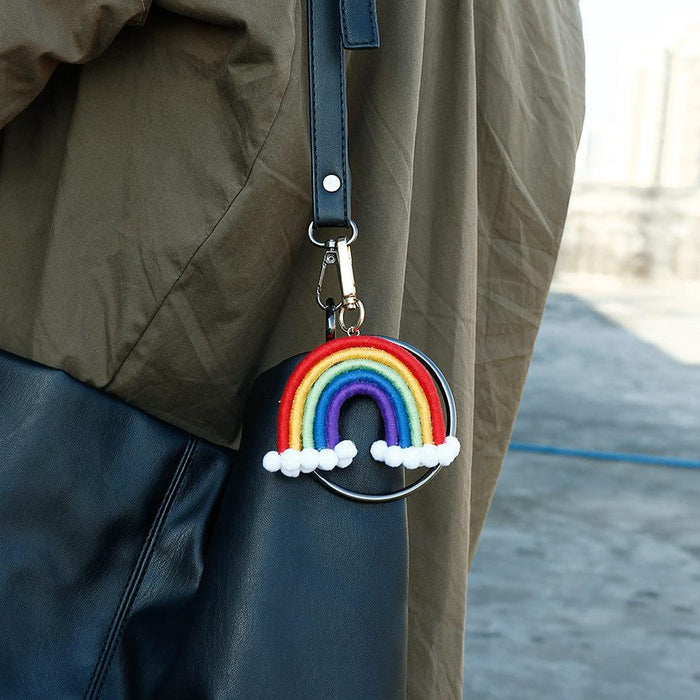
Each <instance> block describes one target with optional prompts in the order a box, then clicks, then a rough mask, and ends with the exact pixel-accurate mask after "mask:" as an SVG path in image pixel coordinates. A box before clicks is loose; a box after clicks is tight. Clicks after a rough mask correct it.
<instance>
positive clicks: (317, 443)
mask: <svg viewBox="0 0 700 700" xmlns="http://www.w3.org/2000/svg"><path fill="white" fill-rule="evenodd" d="M355 396H368V397H370V398H371V399H373V400H374V401H375V402H376V404H377V406H378V407H379V412H380V414H381V417H382V422H383V424H384V439H383V440H377V441H376V442H375V443H373V445H372V447H371V450H370V452H371V454H372V457H374V459H375V460H377V461H378V462H384V463H385V464H387V465H388V466H390V467H400V466H404V467H406V468H407V469H417V468H418V467H437V466H438V465H442V466H446V465H448V464H450V463H451V462H452V461H454V459H455V457H456V456H457V454H458V453H459V441H458V440H457V438H456V437H454V436H452V435H446V434H445V417H444V415H443V410H442V405H441V403H440V397H439V394H438V391H437V388H436V386H435V383H434V382H433V379H432V377H431V376H430V373H429V372H428V370H427V369H426V368H425V366H424V365H423V363H422V362H420V360H418V359H417V358H416V357H414V355H412V354H411V353H410V352H409V351H408V350H406V349H405V348H403V347H401V346H400V345H398V344H397V343H393V342H392V341H390V340H387V339H385V338H378V337H376V336H351V337H348V338H338V339H336V340H331V341H328V342H327V343H324V344H323V345H321V346H319V347H318V348H316V349H315V350H313V351H311V352H310V353H309V354H308V355H307V356H306V357H305V358H304V359H303V360H302V361H301V362H300V363H299V365H297V367H296V369H295V370H294V372H293V373H292V375H291V376H290V377H289V380H288V381H287V384H286V386H285V389H284V392H283V394H282V399H281V401H280V407H279V413H278V418H277V450H276V451H272V452H268V453H267V454H266V455H265V457H264V458H263V467H265V469H267V470H268V471H271V472H275V471H281V472H282V474H284V475H286V476H298V475H299V474H300V473H309V472H312V471H314V470H315V469H322V470H330V469H333V468H334V467H341V468H344V467H347V466H348V465H349V464H351V462H352V460H353V459H354V457H355V456H356V455H357V448H356V447H355V445H354V444H353V442H352V441H350V440H341V438H340V434H339V423H340V412H341V409H342V408H343V405H344V404H345V402H346V401H348V400H349V399H351V398H353V397H355Z"/></svg>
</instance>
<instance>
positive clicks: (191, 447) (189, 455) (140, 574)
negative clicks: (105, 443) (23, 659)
mask: <svg viewBox="0 0 700 700" xmlns="http://www.w3.org/2000/svg"><path fill="white" fill-rule="evenodd" d="M196 451H197V439H196V438H194V437H191V438H189V440H188V442H187V444H186V446H185V449H184V451H183V454H182V457H181V458H180V462H179V464H178V466H177V468H176V469H175V473H174V474H173V476H172V478H171V479H170V482H169V483H168V487H167V489H166V491H165V494H164V495H163V498H162V499H161V501H160V504H159V506H158V510H157V511H156V515H155V517H154V518H153V521H152V523H151V526H150V528H149V531H148V534H147V535H146V539H145V540H144V543H143V545H142V546H141V550H140V552H139V556H138V558H137V560H136V563H135V564H134V567H133V568H132V571H131V575H130V576H129V579H128V580H127V583H126V586H125V588H124V590H123V592H122V595H121V597H120V599H119V603H118V604H117V606H116V608H115V611H114V614H113V615H112V619H111V621H110V624H109V627H108V630H107V635H106V638H105V642H104V644H103V646H102V650H101V651H100V655H99V657H98V659H97V661H96V663H95V666H94V668H93V671H92V674H91V675H90V680H89V681H88V686H87V689H86V691H85V695H84V698H85V700H89V699H93V698H95V699H96V698H99V696H100V695H101V693H102V690H103V688H104V684H105V682H106V680H107V676H108V675H109V671H110V668H111V666H112V662H113V661H114V652H115V650H116V648H117V646H118V644H119V642H120V640H121V636H122V633H123V631H124V626H125V624H126V621H127V620H128V618H129V614H130V612H131V607H132V606H133V603H134V600H135V599H136V595H137V594H138V591H139V589H140V587H141V584H142V583H143V579H144V577H145V575H146V572H147V571H148V567H149V565H150V562H151V558H152V556H153V552H154V550H155V545H156V542H157V540H158V538H159V537H160V534H161V532H162V531H163V526H164V525H165V521H166V519H167V516H168V514H169V513H170V510H171V508H172V506H173V504H174V502H175V500H176V498H177V494H178V491H179V489H180V486H181V484H182V481H183V476H184V474H185V472H186V471H187V467H188V466H189V465H190V464H191V462H192V460H193V457H194V455H195V453H196ZM135 575H136V578H134V576H135ZM98 679H99V685H98V686H97V687H95V684H96V683H97V682H98Z"/></svg>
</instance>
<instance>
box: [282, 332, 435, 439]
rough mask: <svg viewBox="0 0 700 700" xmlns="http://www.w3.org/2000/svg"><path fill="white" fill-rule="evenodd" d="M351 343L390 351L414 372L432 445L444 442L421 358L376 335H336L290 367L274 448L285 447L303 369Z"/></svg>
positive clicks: (431, 390) (356, 345)
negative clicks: (425, 407)
mask: <svg viewBox="0 0 700 700" xmlns="http://www.w3.org/2000/svg"><path fill="white" fill-rule="evenodd" d="M352 347H370V348H376V349H378V350H384V351H386V352H388V353H391V354H392V355H394V356H395V357H396V358H397V359H399V360H401V361H402V362H403V363H404V364H405V365H406V366H407V367H408V369H409V370H410V372H411V373H412V374H413V375H415V377H416V379H417V380H418V382H419V384H420V385H421V387H423V391H424V392H425V396H426V398H427V399H428V405H429V406H430V420H431V423H432V426H433V441H434V442H435V444H436V445H440V444H442V443H443V442H445V418H444V416H443V413H442V405H441V404H440V396H439V394H438V391H437V389H436V388H435V384H434V382H433V379H432V377H431V376H430V373H429V372H428V370H427V369H426V368H425V366H424V365H423V363H422V362H420V361H419V360H418V359H417V358H416V357H414V356H413V355H412V354H411V353H410V352H408V350H405V349H404V348H402V347H401V346H400V345H397V344H396V343H392V342H391V341H390V340H385V339H384V338H378V337H377V336H373V335H359V336H348V337H346V338H336V339H335V340H329V341H328V342H326V343H324V344H323V345H319V346H318V347H317V348H314V349H313V350H312V351H311V352H310V353H309V354H308V355H307V356H306V357H305V358H304V359H303V360H302V361H301V362H300V363H299V364H298V365H297V366H296V368H295V369H294V371H293V372H292V374H291V375H290V377H289V379H288V380H287V384H286V386H285V387H284V392H283V393H282V399H281V400H280V407H279V412H278V414H277V450H278V451H279V452H284V450H286V449H287V448H288V447H289V421H290V418H291V413H292V403H293V401H294V395H295V394H296V392H297V389H298V388H299V384H301V382H302V381H303V379H304V377H305V376H306V374H307V372H309V370H311V368H312V367H313V366H314V365H315V364H316V363H317V362H320V361H321V360H322V359H323V358H324V357H327V356H328V355H331V354H332V353H334V352H338V351H339V350H344V349H346V348H352Z"/></svg>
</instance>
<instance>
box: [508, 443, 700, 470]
mask: <svg viewBox="0 0 700 700" xmlns="http://www.w3.org/2000/svg"><path fill="white" fill-rule="evenodd" d="M510 449H511V450H513V451H514V452H536V453H538V454H543V455H561V456H563V457H582V458H584V459H601V460H604V461H606V462H632V463H634V464H651V465H654V466H657V467H680V468H682V469H700V460H693V459H679V458H676V457H657V456H655V455H641V454H634V453H630V452H599V451H596V450H577V449H574V448H571V447H555V446H553V445H533V444H530V443H527V442H516V441H513V442H511V443H510Z"/></svg>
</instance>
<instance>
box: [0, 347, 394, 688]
mask: <svg viewBox="0 0 700 700" xmlns="http://www.w3.org/2000/svg"><path fill="white" fill-rule="evenodd" d="M300 359H301V356H299V357H296V358H292V359H290V360H287V361H286V362H284V363H282V364H281V365H279V366H277V367H275V368H274V369H272V370H270V371H268V372H266V373H265V374H263V375H262V376H261V377H260V378H259V379H258V380H257V382H256V384H255V386H254V387H253V389H252V391H251V398H250V400H249V403H248V406H247V409H246V416H245V419H244V435H243V439H242V444H241V449H240V451H238V452H232V451H229V450H225V449H222V448H220V447H216V446H213V445H211V444H208V443H207V442H205V441H203V440H200V439H198V438H196V437H194V436H192V435H189V434H187V433H185V432H183V431H181V430H178V429H176V428H174V427H172V426H169V425H167V424H165V423H162V422H160V421H158V420H155V419H154V418H151V417H149V416H147V415H145V414H144V413H142V412H141V411H139V410H137V409H135V408H132V407H130V406H128V405H126V404H125V403H123V402H121V401H118V400H116V399H114V398H111V397H109V396H107V395H105V394H103V393H101V392H99V391H96V390H95V389H92V388H90V387H88V386H85V385H83V384H81V383H80V382H78V381H76V380H74V379H72V378H70V377H69V376H68V375H66V374H65V373H63V372H61V371H59V370H54V369H50V368H48V367H44V366H42V365H38V364H36V363H32V362H29V361H26V360H23V359H21V358H18V357H16V356H13V355H10V354H8V353H4V352H0V401H1V402H2V411H0V476H1V479H0V638H1V639H2V645H1V646H0V697H2V698H3V700H9V699H11V698H17V699H19V698H22V699H30V698H42V699H43V700H45V699H47V698H51V699H58V698H81V697H82V698H103V699H105V700H106V699H107V698H172V699H177V698H201V699H205V698H207V699H208V698H230V699H239V698H240V699H241V700H252V699H255V698H261V699H263V698H264V699H268V698H274V699H277V698H279V699H280V700H282V699H289V700H292V699H294V700H316V699H318V700H328V699H329V698H338V699H344V698H347V699H348V700H351V699H352V700H362V699H363V698H367V699H368V700H369V699H372V700H391V699H392V698H401V697H404V695H405V664H406V659H405V653H406V581H407V546H406V544H407V543H406V518H405V505H404V502H403V501H398V502H394V503H387V504H381V505H364V504H358V503H353V502H351V501H347V500H344V499H341V498H338V497H337V496H335V495H333V494H332V493H330V492H329V491H327V490H326V489H325V488H324V487H323V486H321V485H320V484H319V483H318V482H317V481H315V480H314V479H312V478H311V477H310V476H306V475H303V476H301V477H299V478H297V479H288V478H286V477H284V476H282V475H280V474H269V473H267V472H265V471H264V470H263V469H262V468H261V467H260V462H261V459H262V455H263V454H264V453H265V452H266V451H267V450H269V449H271V448H272V447H274V444H275V422H276V412H277V405H278V401H279V398H280V396H281V393H282V390H283V388H284V384H285V382H286V380H287V377H288V376H289V374H290V373H291V371H292V370H293V368H294V367H295V366H296V364H297V363H298V362H299V361H300ZM343 421H344V424H343V426H342V429H343V433H344V434H345V435H348V436H349V437H351V439H353V440H355V441H356V442H357V444H358V447H359V448H360V450H359V455H358V457H357V459H356V462H355V464H354V468H353V470H348V472H347V473H342V474H340V475H339V476H338V478H339V479H340V478H343V479H345V480H346V483H347V484H348V485H349V486H352V487H353V488H359V489H363V490H366V491H370V490H376V491H387V490H391V489H393V488H396V486H397V485H398V484H397V483H396V482H397V479H400V474H397V472H396V471H395V470H391V469H378V468H377V467H376V465H374V464H366V463H363V461H362V460H363V457H362V455H368V451H369V444H370V443H371V442H372V441H373V440H374V439H377V437H378V435H379V434H380V432H381V423H380V418H379V415H378V413H377V410H376V408H375V406H374V404H373V403H372V402H371V400H369V399H362V398H358V399H356V400H354V401H353V403H352V404H351V405H350V406H349V407H348V409H347V410H346V411H345V412H344V414H343ZM365 459H367V460H370V461H371V458H370V457H369V456H367V457H366V458H365ZM350 471H352V474H350V473H349V472H350ZM348 480H349V481H348ZM352 480H354V481H352ZM358 480H361V481H358Z"/></svg>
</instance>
